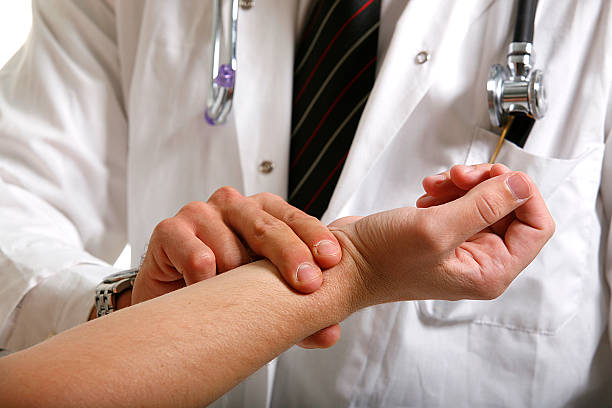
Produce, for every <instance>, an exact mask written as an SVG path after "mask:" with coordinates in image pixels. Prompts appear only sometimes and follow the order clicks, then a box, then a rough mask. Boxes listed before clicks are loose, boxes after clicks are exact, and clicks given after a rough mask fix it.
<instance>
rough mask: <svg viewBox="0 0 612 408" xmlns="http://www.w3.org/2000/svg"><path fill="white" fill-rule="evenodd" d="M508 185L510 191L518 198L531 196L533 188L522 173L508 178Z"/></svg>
mask: <svg viewBox="0 0 612 408" xmlns="http://www.w3.org/2000/svg"><path fill="white" fill-rule="evenodd" d="M506 185H507V186H508V188H509V189H510V192H511V193H512V195H513V196H514V198H516V199H517V200H524V199H526V198H529V196H531V188H530V187H529V183H528V182H527V180H525V179H524V178H523V176H521V175H520V174H518V173H517V174H513V175H512V176H510V177H508V178H507V179H506Z"/></svg>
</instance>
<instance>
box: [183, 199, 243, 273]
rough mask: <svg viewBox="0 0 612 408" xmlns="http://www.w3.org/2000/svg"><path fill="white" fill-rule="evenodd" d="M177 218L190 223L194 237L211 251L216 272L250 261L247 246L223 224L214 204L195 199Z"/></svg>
mask: <svg viewBox="0 0 612 408" xmlns="http://www.w3.org/2000/svg"><path fill="white" fill-rule="evenodd" d="M177 218H179V219H181V220H182V221H183V222H185V223H186V224H189V225H191V228H192V229H193V231H194V233H195V235H196V237H197V238H198V239H200V241H202V242H203V243H204V244H205V245H206V246H208V247H209V248H210V249H211V250H212V251H213V253H214V254H215V261H216V266H217V273H222V272H225V271H229V270H231V269H234V268H237V267H238V266H240V265H244V264H246V263H248V262H250V261H251V255H250V253H249V251H248V250H247V248H246V247H245V246H244V244H243V243H242V241H241V240H240V238H239V237H238V236H237V235H236V234H235V233H234V231H232V230H231V229H230V228H229V227H228V226H227V225H226V224H225V222H224V221H223V219H222V217H221V214H220V213H219V212H218V211H216V210H215V207H214V206H212V205H210V204H208V203H203V202H201V201H195V202H192V203H189V204H187V205H186V206H185V207H183V208H182V209H181V211H179V214H178V215H177Z"/></svg>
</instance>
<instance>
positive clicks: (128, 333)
mask: <svg viewBox="0 0 612 408" xmlns="http://www.w3.org/2000/svg"><path fill="white" fill-rule="evenodd" d="M346 263H347V261H346V260H343V261H342V262H341V263H340V264H339V265H338V266H337V267H335V268H332V269H330V270H328V271H326V273H325V282H324V284H323V286H322V287H321V289H320V290H318V291H317V292H316V293H314V294H311V295H302V294H298V293H297V292H294V291H293V290H291V289H289V288H288V287H287V285H286V284H285V283H284V282H283V280H282V279H281V278H280V277H279V275H278V273H277V271H276V269H275V268H274V267H273V266H272V265H271V264H270V263H269V262H267V261H260V262H257V263H253V264H249V265H246V266H243V267H240V268H238V269H235V270H233V271H230V272H227V273H224V274H222V275H220V276H218V277H216V278H214V279H209V280H206V281H203V282H200V283H198V284H195V285H192V286H189V287H187V288H184V289H181V290H179V291H176V292H173V293H171V294H168V295H165V296H162V297H160V298H157V299H153V300H151V301H148V302H145V303H142V304H138V305H135V306H133V307H130V308H127V309H124V310H122V311H119V312H116V313H114V314H111V315H109V316H107V317H105V318H102V319H97V320H94V321H92V322H88V323H87V324H84V325H81V326H78V327H76V328H74V329H72V330H69V331H67V332H64V333H62V334H59V335H57V336H56V337H54V338H52V339H50V340H48V341H46V342H44V343H41V344H39V345H37V346H34V347H32V348H30V349H27V350H24V351H22V352H19V353H15V354H13V355H10V356H8V357H6V358H4V359H2V360H0V372H2V373H8V375H1V376H0V405H2V406H9V405H10V406H40V403H41V401H44V405H45V406H53V405H57V406H62V407H65V406H78V407H84V406H96V407H99V406H112V407H118V406H144V405H146V406H149V405H154V406H202V404H203V403H204V404H205V403H209V402H212V401H213V400H215V399H216V398H218V397H220V396H221V395H222V394H223V393H225V392H226V391H228V390H229V389H230V388H231V387H233V386H234V385H236V384H237V383H239V382H240V381H241V380H242V379H244V378H245V377H247V376H248V375H249V374H251V373H252V372H254V371H255V370H257V369H258V368H259V367H261V366H262V365H264V364H265V363H266V362H268V361H270V360H271V359H273V358H274V357H275V356H277V355H279V354H280V353H282V352H283V351H284V350H286V349H287V348H289V347H291V346H292V345H293V344H295V343H296V342H298V341H299V340H301V339H302V338H304V337H306V336H308V335H310V334H312V333H314V332H315V331H317V330H319V329H322V328H323V327H326V326H328V325H330V324H333V323H336V322H338V321H341V320H343V319H344V318H346V317H347V316H348V315H349V314H350V313H352V312H353V311H354V310H356V308H357V307H359V306H362V305H357V303H356V301H357V300H356V299H357V298H356V297H355V294H356V293H358V292H359V290H360V289H359V283H358V280H357V279H355V274H354V273H353V270H354V268H352V266H347V265H346ZM9 398H11V400H8V399H9Z"/></svg>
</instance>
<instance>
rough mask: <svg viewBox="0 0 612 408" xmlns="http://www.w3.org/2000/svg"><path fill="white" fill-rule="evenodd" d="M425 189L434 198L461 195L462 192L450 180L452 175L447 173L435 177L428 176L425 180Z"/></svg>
mask: <svg viewBox="0 0 612 408" xmlns="http://www.w3.org/2000/svg"><path fill="white" fill-rule="evenodd" d="M422 184H423V189H424V190H425V192H426V193H427V194H429V195H432V196H440V195H448V194H452V193H454V194H461V192H462V190H461V189H460V188H458V187H457V186H456V185H455V184H454V183H453V181H452V180H451V178H450V173H449V172H448V171H445V172H443V173H440V174H435V175H433V176H427V177H425V178H424V179H423V182H422Z"/></svg>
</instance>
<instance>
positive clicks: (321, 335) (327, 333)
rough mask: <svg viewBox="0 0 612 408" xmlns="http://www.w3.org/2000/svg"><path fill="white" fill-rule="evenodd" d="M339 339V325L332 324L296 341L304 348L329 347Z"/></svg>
mask: <svg viewBox="0 0 612 408" xmlns="http://www.w3.org/2000/svg"><path fill="white" fill-rule="evenodd" d="M339 339H340V326H339V325H337V324H334V325H332V326H329V327H326V328H324V329H322V330H319V331H318V332H316V333H314V334H312V335H310V336H308V337H306V338H305V339H304V340H302V341H300V342H299V343H298V346H300V347H302V348H305V349H316V348H329V347H331V346H333V345H334V344H336V342H337V341H338V340H339Z"/></svg>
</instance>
